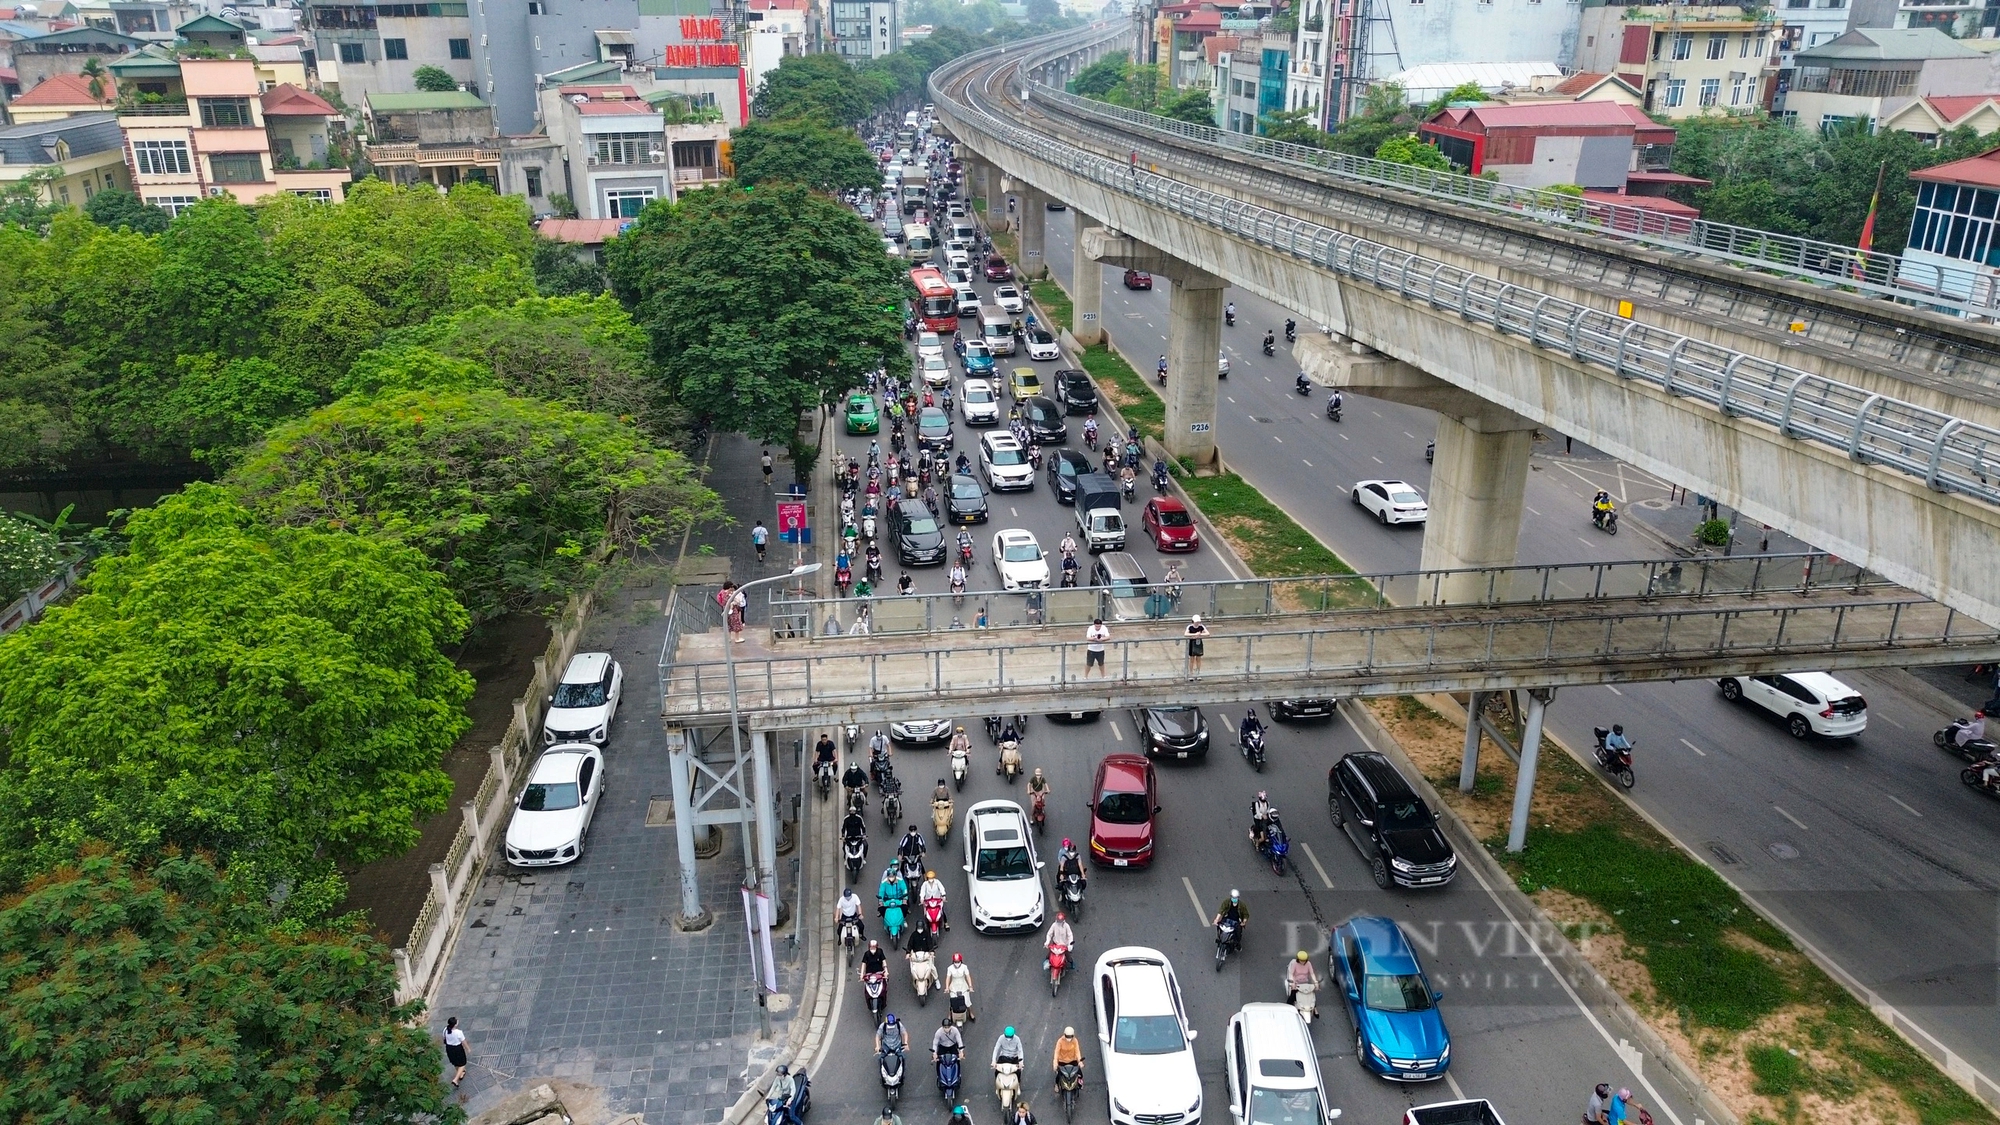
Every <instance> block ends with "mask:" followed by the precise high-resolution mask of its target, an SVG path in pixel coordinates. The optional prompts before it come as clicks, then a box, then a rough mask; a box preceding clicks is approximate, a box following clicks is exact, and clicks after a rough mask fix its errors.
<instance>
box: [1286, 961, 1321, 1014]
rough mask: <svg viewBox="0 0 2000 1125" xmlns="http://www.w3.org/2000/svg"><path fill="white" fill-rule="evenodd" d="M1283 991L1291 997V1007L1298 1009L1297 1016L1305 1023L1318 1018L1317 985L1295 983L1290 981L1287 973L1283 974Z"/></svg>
mask: <svg viewBox="0 0 2000 1125" xmlns="http://www.w3.org/2000/svg"><path fill="white" fill-rule="evenodd" d="M1285 990H1286V992H1287V993H1289V994H1290V996H1291V1001H1292V1007H1294V1008H1296V1009H1298V1013H1299V1015H1300V1016H1301V1017H1302V1018H1304V1020H1305V1021H1306V1022H1307V1023H1311V1022H1312V1021H1313V1020H1315V1019H1318V1018H1319V986H1318V985H1316V984H1311V983H1306V984H1299V983H1295V982H1294V981H1293V980H1292V977H1291V974H1290V973H1287V974H1285Z"/></svg>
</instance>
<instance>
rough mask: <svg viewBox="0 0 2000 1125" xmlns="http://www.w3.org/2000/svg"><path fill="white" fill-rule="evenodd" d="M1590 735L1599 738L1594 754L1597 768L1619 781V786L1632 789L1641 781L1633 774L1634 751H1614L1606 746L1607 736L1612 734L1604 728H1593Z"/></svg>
mask: <svg viewBox="0 0 2000 1125" xmlns="http://www.w3.org/2000/svg"><path fill="white" fill-rule="evenodd" d="M1590 733H1592V734H1594V735H1596V736H1597V745H1596V747H1595V748H1593V750H1592V754H1593V756H1594V757H1596V759H1597V768H1599V769H1601V770H1603V771H1604V772H1606V773H1608V774H1610V775H1611V776H1612V777H1615V778H1617V779H1618V784H1620V785H1622V786H1624V787H1625V788H1627V789H1630V788H1632V785H1633V783H1634V782H1636V781H1638V780H1639V779H1638V778H1637V777H1636V776H1634V775H1633V773H1632V751H1630V750H1613V749H1611V748H1610V747H1609V746H1606V745H1605V744H1604V739H1605V736H1607V735H1609V734H1610V733H1611V732H1610V731H1608V730H1606V729H1604V728H1603V727H1592V728H1591V729H1590Z"/></svg>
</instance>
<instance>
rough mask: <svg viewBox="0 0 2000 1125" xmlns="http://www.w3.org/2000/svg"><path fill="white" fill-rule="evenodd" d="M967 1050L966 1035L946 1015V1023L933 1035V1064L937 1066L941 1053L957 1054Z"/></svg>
mask: <svg viewBox="0 0 2000 1125" xmlns="http://www.w3.org/2000/svg"><path fill="white" fill-rule="evenodd" d="M964 1052H965V1036H964V1035H963V1034H962V1033H960V1031H959V1030H958V1025H957V1024H955V1023H953V1022H951V1017H950V1016H946V1017H944V1023H943V1024H942V1025H941V1026H939V1028H938V1029H937V1031H936V1032H934V1033H932V1035H931V1064H932V1065H933V1066H935V1065H936V1064H937V1061H938V1056H939V1055H957V1054H963V1053H964Z"/></svg>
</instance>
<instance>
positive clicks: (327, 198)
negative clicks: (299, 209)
mask: <svg viewBox="0 0 2000 1125" xmlns="http://www.w3.org/2000/svg"><path fill="white" fill-rule="evenodd" d="M292 194H293V195H296V196H298V197H299V198H301V199H310V200H312V201H314V202H316V203H332V202H333V189H332V188H323V187H322V188H293V189H292Z"/></svg>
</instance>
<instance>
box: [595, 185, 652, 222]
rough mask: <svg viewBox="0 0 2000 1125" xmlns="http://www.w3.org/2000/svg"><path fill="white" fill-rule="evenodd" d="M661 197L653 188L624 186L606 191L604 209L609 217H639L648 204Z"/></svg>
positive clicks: (606, 216)
mask: <svg viewBox="0 0 2000 1125" xmlns="http://www.w3.org/2000/svg"><path fill="white" fill-rule="evenodd" d="M658 197H659V192H657V191H656V190H654V189H653V188H624V189H620V190H617V191H607V192H605V193H604V211H605V216H604V217H605V218H607V219H632V218H637V217H638V215H639V212H641V211H644V210H645V209H646V204H648V203H651V202H652V201H653V200H654V199H656V198H658Z"/></svg>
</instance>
